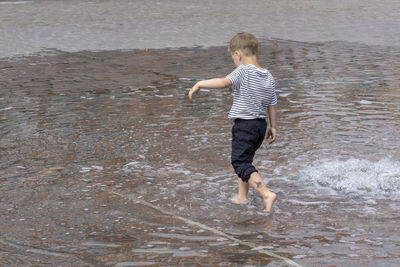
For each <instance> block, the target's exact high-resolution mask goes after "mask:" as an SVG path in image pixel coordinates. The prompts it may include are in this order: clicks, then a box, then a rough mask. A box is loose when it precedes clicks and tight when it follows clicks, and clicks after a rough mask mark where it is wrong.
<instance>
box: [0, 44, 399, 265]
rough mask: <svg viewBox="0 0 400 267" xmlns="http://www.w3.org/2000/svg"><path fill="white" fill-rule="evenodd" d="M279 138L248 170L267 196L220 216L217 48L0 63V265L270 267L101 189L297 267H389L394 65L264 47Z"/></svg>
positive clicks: (351, 48) (230, 183)
mask: <svg viewBox="0 0 400 267" xmlns="http://www.w3.org/2000/svg"><path fill="white" fill-rule="evenodd" d="M261 62H262V65H264V66H266V67H268V69H269V70H270V71H271V73H272V74H273V75H274V76H275V77H276V79H277V81H278V89H277V94H278V97H279V127H278V140H277V142H276V143H274V144H273V145H271V146H269V145H267V144H264V145H263V146H262V147H261V148H260V150H259V151H258V154H257V156H256V159H255V164H256V166H258V168H259V170H260V174H261V175H262V177H263V178H264V180H265V182H266V183H267V185H268V186H269V187H270V188H271V190H273V191H274V192H276V193H277V194H278V201H277V202H276V205H275V207H274V212H273V213H272V214H270V215H266V214H263V213H261V212H260V211H261V210H262V209H263V203H262V200H261V199H260V198H259V197H258V196H257V195H256V194H254V192H253V191H251V192H250V197H249V201H248V203H246V204H243V205H234V204H232V203H230V202H229V201H228V200H229V198H230V197H231V196H233V195H234V193H235V192H236V177H235V175H234V172H233V170H232V167H231V166H230V163H229V157H230V136H231V133H230V129H231V126H232V123H231V122H230V121H229V120H228V119H227V113H228V111H229V108H230V104H231V101H232V97H231V92H230V91H229V90H203V91H202V92H201V93H200V94H199V95H197V96H196V97H195V100H194V101H192V102H189V101H188V100H187V92H188V89H189V88H190V87H191V86H192V85H193V83H194V82H195V81H197V80H198V79H204V78H210V77H214V76H225V75H226V74H227V73H229V72H230V71H231V70H232V69H233V63H232V62H231V59H230V57H229V56H228V55H227V53H226V48H225V47H212V48H207V49H200V48H185V49H162V50H146V51H142V50H133V51H110V52H78V53H67V52H61V51H57V50H48V51H46V53H45V55H36V56H30V57H23V58H19V59H8V60H3V61H1V62H0V69H1V71H2V75H3V78H2V79H1V81H0V86H1V91H0V123H1V124H0V125H1V128H0V138H1V142H0V146H1V147H0V153H1V161H0V169H1V173H2V174H1V187H0V188H1V205H0V209H1V210H0V212H1V214H3V215H2V216H1V223H0V229H1V237H0V238H1V239H0V247H1V251H2V252H1V254H0V259H1V262H4V265H7V264H9V265H29V264H31V265H34V264H39V265H40V264H51V265H74V266H78V265H80V266H82V265H95V264H97V265H115V266H143V265H172V266H174V265H179V266H183V265H187V266H191V265H207V264H209V265H221V266H225V265H226V266H228V265H235V264H236V265H244V264H248V265H250V266H251V265H256V266H259V265H269V266H286V263H284V262H283V261H280V260H277V259H273V258H269V257H267V256H265V255H262V254H259V253H258V252H257V249H251V248H248V247H245V246H241V245H238V244H235V243H233V242H232V241H230V240H228V239H226V238H223V237H220V236H216V235H215V234H213V233H211V232H207V231H205V230H203V229H200V228H196V227H193V226H190V225H187V224H185V222H183V221H180V220H178V219H177V218H174V217H172V216H168V215H166V214H163V213H161V212H159V211H157V210H154V209H151V208H148V207H146V206H144V205H141V204H140V203H138V202H134V201H128V200H127V199H126V198H121V197H119V196H117V195H114V194H112V193H110V192H111V191H115V192H118V193H119V194H123V195H129V194H132V193H133V194H134V195H135V196H136V197H139V198H141V199H144V200H146V201H148V202H150V203H152V204H154V205H156V206H158V207H160V208H161V209H163V210H165V211H168V212H172V213H174V214H176V215H179V216H182V217H185V218H188V219H190V220H192V221H196V222H200V223H203V224H205V225H208V226H210V227H213V228H215V229H217V230H220V231H223V232H225V233H228V234H230V235H233V236H234V237H236V238H238V239H241V240H243V241H249V242H252V243H255V244H256V245H257V246H258V248H264V249H267V250H269V251H273V252H274V253H277V254H279V255H282V256H285V257H288V258H291V259H293V260H295V261H296V262H298V263H299V264H301V265H304V266H327V265H329V266H331V265H332V266H349V265H354V266H376V265H380V266H382V265H385V266H395V265H397V264H399V263H400V246H399V244H400V234H399V233H400V231H399V226H398V225H399V224H398V221H399V219H400V217H399V215H398V206H399V204H400V197H399V196H400V152H399V149H398V147H399V146H398V141H399V140H400V120H399V111H400V86H399V84H400V75H399V72H398V70H399V67H400V65H399V64H400V63H399V62H400V53H399V52H398V49H396V48H391V47H379V46H376V47H372V46H363V45H356V44H350V43H345V42H331V43H316V44H310V43H299V42H290V41H265V42H263V43H262V46H261Z"/></svg>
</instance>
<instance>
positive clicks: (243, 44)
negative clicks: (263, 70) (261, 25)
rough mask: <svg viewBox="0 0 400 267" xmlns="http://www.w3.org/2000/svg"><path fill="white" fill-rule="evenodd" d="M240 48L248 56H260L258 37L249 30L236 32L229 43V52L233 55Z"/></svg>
mask: <svg viewBox="0 0 400 267" xmlns="http://www.w3.org/2000/svg"><path fill="white" fill-rule="evenodd" d="M238 50H240V51H242V52H243V53H244V54H245V55H246V56H258V41H257V38H256V37H255V36H254V35H253V34H251V33H247V32H241V33H238V34H236V35H235V36H234V37H233V38H232V40H231V41H230V43H229V46H228V52H229V54H231V55H233V54H234V53H235V52H236V51H238Z"/></svg>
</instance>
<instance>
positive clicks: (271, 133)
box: [267, 105, 277, 144]
mask: <svg viewBox="0 0 400 267" xmlns="http://www.w3.org/2000/svg"><path fill="white" fill-rule="evenodd" d="M267 111H268V118H269V124H270V128H269V129H268V133H267V139H269V138H271V140H269V142H268V143H269V144H272V143H273V142H275V139H276V116H277V115H276V113H277V105H273V106H268V108H267Z"/></svg>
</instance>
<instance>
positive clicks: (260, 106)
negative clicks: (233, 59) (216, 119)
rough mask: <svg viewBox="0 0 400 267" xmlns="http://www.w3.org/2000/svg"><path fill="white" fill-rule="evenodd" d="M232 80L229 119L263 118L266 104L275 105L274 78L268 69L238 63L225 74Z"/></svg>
mask: <svg viewBox="0 0 400 267" xmlns="http://www.w3.org/2000/svg"><path fill="white" fill-rule="evenodd" d="M226 78H228V79H229V80H230V81H231V82H232V86H231V88H232V90H233V104H232V107H231V110H230V111H229V116H228V117H229V119H231V120H234V119H245V120H249V119H258V118H260V119H265V118H266V117H267V114H266V109H267V107H268V106H272V105H276V104H277V102H278V101H277V98H276V94H275V80H274V77H272V75H271V73H270V72H269V71H268V70H261V69H259V68H257V67H256V66H254V65H243V64H242V65H240V66H238V67H237V68H236V69H235V70H234V71H233V72H232V73H230V74H229V75H228V76H226Z"/></svg>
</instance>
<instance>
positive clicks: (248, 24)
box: [0, 0, 400, 57]
mask: <svg viewBox="0 0 400 267" xmlns="http://www.w3.org/2000/svg"><path fill="white" fill-rule="evenodd" d="M1 3H2V2H0V57H8V56H14V55H18V54H26V53H33V52H38V51H40V50H41V49H42V48H56V49H60V50H63V51H69V52H76V51H81V50H118V49H146V48H166V47H193V46H204V47H209V46H221V45H225V44H226V43H227V42H228V41H229V40H230V38H232V36H233V35H234V34H235V33H237V32H240V31H250V32H252V33H254V34H256V35H257V36H258V37H260V38H265V39H284V40H293V41H301V42H327V41H349V42H358V43H363V44H369V45H385V46H398V45H399V44H400V35H399V34H398V29H399V28H400V20H399V14H400V3H399V2H398V1H395V0H383V1H374V0H351V1H343V0H324V1H307V0H297V1H291V0H280V1H257V0H250V1H238V0H235V1H229V2H226V1H203V2H202V3H201V4H200V3H199V2H198V1H186V0H178V1H176V0H163V1H157V0H146V1H144V0H141V1H128V0H120V1H96V2H93V1H80V0H79V1H77V0H72V1H43V0H38V1H35V0H34V1H14V3H15V4H10V1H7V2H6V3H8V4H1ZM3 3H4V2H3ZM18 3H21V4H18Z"/></svg>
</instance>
